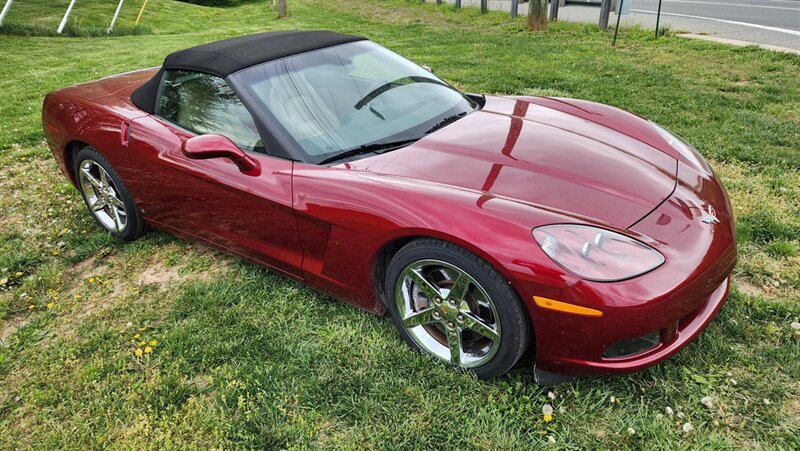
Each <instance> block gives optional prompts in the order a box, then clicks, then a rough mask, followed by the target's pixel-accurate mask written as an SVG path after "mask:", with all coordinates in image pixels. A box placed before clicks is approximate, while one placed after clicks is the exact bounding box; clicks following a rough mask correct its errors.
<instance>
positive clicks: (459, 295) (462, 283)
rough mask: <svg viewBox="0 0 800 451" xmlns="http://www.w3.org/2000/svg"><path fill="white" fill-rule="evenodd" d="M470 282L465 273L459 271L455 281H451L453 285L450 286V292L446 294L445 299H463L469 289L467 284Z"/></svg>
mask: <svg viewBox="0 0 800 451" xmlns="http://www.w3.org/2000/svg"><path fill="white" fill-rule="evenodd" d="M471 283H472V282H470V277H469V276H468V275H466V274H464V273H463V272H462V273H459V274H458V279H456V281H455V283H453V287H452V288H450V293H449V294H448V295H447V299H448V300H451V299H455V300H457V301H461V300H463V299H464V298H465V297H466V296H467V292H468V291H469V286H470V284H471Z"/></svg>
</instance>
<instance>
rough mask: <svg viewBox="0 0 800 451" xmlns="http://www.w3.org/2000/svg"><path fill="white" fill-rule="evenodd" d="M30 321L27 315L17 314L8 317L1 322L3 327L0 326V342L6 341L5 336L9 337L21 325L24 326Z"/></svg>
mask: <svg viewBox="0 0 800 451" xmlns="http://www.w3.org/2000/svg"><path fill="white" fill-rule="evenodd" d="M29 321H30V318H29V317H27V316H23V315H19V316H15V317H12V318H8V319H6V320H5V321H4V322H3V327H2V328H0V343H3V342H5V341H6V338H8V337H10V336H11V334H13V333H14V332H16V331H17V330H19V329H20V328H22V327H25V325H26V324H28V322H29Z"/></svg>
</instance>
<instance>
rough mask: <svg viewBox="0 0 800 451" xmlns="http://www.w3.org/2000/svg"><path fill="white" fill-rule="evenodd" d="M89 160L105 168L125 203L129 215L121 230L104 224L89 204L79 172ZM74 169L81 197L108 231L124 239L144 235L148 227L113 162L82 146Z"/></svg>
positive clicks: (119, 197)
mask: <svg viewBox="0 0 800 451" xmlns="http://www.w3.org/2000/svg"><path fill="white" fill-rule="evenodd" d="M87 160H90V161H91V162H93V163H95V164H97V165H98V166H100V167H102V168H103V169H104V170H105V172H106V173H107V175H108V177H109V178H110V179H111V180H110V183H111V186H112V188H113V189H114V191H115V193H116V197H117V198H118V199H119V200H121V201H122V203H123V204H124V210H125V214H126V216H127V217H126V223H125V225H124V227H122V229H121V230H119V231H118V230H114V228H110V227H108V226H107V225H106V224H104V223H103V222H102V220H101V219H100V216H98V213H96V212H95V211H93V209H92V208H91V206H90V204H89V198H88V197H87V193H86V192H85V189H84V188H83V185H82V183H81V177H80V174H79V171H80V168H81V165H83V164H84V163H85V162H87ZM72 171H73V174H74V175H75V180H77V181H78V191H80V193H81V197H82V198H83V202H84V204H86V208H87V209H88V210H89V212H90V213H91V214H92V217H94V219H95V221H97V223H98V224H99V225H100V226H101V227H103V228H104V229H106V231H108V232H109V233H110V234H111V235H112V236H114V237H115V238H119V239H120V240H123V241H133V240H136V239H138V238H139V237H141V236H142V235H144V233H145V231H146V228H145V224H144V220H143V219H142V214H141V212H140V211H139V208H138V207H136V204H135V203H134V202H133V198H131V195H130V194H129V193H128V190H127V188H126V187H125V184H124V183H122V179H121V178H120V177H119V175H118V174H117V171H115V170H114V167H113V166H111V163H109V162H108V160H106V159H105V157H103V155H101V154H100V152H98V151H97V150H96V149H94V148H92V147H90V146H86V147H84V148H82V149H81V150H80V151H79V152H78V153H77V154H76V155H75V159H74V163H73V167H72Z"/></svg>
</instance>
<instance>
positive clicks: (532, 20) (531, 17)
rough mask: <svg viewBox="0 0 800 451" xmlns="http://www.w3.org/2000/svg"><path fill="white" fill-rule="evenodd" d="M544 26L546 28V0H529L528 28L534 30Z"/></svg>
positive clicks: (542, 28) (541, 28)
mask: <svg viewBox="0 0 800 451" xmlns="http://www.w3.org/2000/svg"><path fill="white" fill-rule="evenodd" d="M556 1H557V0H556ZM545 28H547V0H530V1H529V2H528V30H531V31H536V30H544V29H545Z"/></svg>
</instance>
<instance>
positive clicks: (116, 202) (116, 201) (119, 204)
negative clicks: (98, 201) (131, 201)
mask: <svg viewBox="0 0 800 451" xmlns="http://www.w3.org/2000/svg"><path fill="white" fill-rule="evenodd" d="M108 199H109V201H111V205H113V206H115V207H117V208H119V209H121V210H125V204H124V203H122V201H121V200H119V199H117V198H116V197H114V196H109V198H108Z"/></svg>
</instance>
